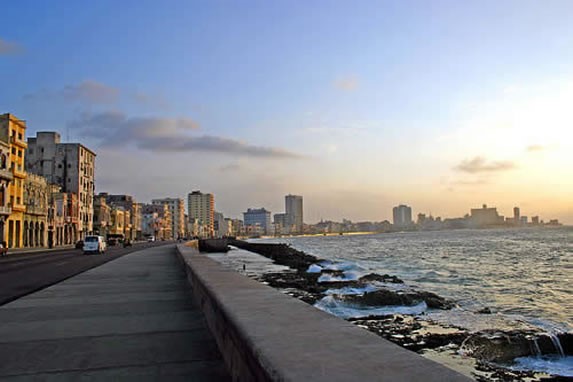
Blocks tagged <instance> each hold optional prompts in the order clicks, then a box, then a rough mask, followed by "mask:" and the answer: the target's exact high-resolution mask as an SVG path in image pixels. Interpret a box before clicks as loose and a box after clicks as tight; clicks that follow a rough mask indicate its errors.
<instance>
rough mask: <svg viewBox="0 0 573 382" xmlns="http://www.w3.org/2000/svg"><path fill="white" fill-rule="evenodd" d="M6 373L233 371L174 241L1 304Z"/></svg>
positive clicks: (0, 363) (213, 377)
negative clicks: (201, 308) (195, 300)
mask: <svg viewBox="0 0 573 382" xmlns="http://www.w3.org/2000/svg"><path fill="white" fill-rule="evenodd" d="M0 379H2V380H8V381H20V380H22V381H24V380H26V381H28V380H31V379H32V380H57V381H62V380H63V381H65V380H74V381H75V380H78V379H97V380H117V379H120V380H131V379H133V380H170V381H171V380H178V379H181V380H183V379H185V380H193V381H202V380H203V381H207V380H208V381H219V380H220V381H224V380H229V379H230V377H229V375H228V373H227V369H226V368H225V365H224V363H223V361H222V358H221V355H220V353H219V350H218V348H217V345H216V343H215V341H214V339H213V338H212V336H211V334H210V332H209V330H208V328H207V326H206V325H205V321H204V318H203V314H202V313H201V311H199V310H198V309H197V307H196V306H195V305H194V304H193V302H192V298H191V293H190V289H189V284H188V283H187V281H186V279H185V272H184V270H183V268H182V267H181V264H180V263H179V260H178V259H177V257H176V254H175V246H174V245H167V246H161V247H154V248H149V249H144V250H141V251H137V252H134V253H131V254H128V255H125V256H123V257H120V258H118V259H116V260H114V261H111V262H108V263H106V264H103V265H101V266H99V267H97V268H94V269H91V270H89V271H86V272H84V273H81V274H79V275H77V276H74V277H72V278H70V279H68V280H66V281H63V282H61V283H58V284H55V285H53V286H51V287H48V288H46V289H44V290H41V291H39V292H36V293H33V294H31V295H28V296H26V297H23V298H21V299H18V300H16V301H13V302H11V303H9V304H6V305H4V306H2V307H0Z"/></svg>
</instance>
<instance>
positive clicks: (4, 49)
mask: <svg viewBox="0 0 573 382" xmlns="http://www.w3.org/2000/svg"><path fill="white" fill-rule="evenodd" d="M21 51H22V47H21V46H20V45H18V44H16V43H13V42H9V41H6V40H3V39H1V38H0V56H7V55H11V54H17V53H20V52H21Z"/></svg>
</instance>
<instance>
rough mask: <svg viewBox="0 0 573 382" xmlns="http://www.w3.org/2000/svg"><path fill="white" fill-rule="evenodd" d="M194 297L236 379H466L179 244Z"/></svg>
mask: <svg viewBox="0 0 573 382" xmlns="http://www.w3.org/2000/svg"><path fill="white" fill-rule="evenodd" d="M178 253H179V257H180V259H181V260H182V261H183V263H184V265H185V271H186V273H187V279H188V281H189V282H190V284H191V287H192V293H193V298H194V299H195V301H196V302H197V304H198V305H199V306H200V307H201V309H202V311H203V313H204V315H205V318H206V320H207V324H208V326H209V328H210V330H211V332H212V333H213V335H214V337H215V338H216V341H217V344H218V346H219V349H220V351H221V353H222V355H223V358H224V360H225V363H226V364H227V366H228V368H229V371H230V373H231V375H232V376H233V379H234V380H239V381H268V380H273V381H430V382H431V381H436V382H438V381H440V382H441V381H460V382H461V381H470V379H469V378H467V377H465V376H463V375H461V374H459V373H457V372H455V371H453V370H451V369H448V368H446V367H445V366H442V365H440V364H437V363H435V362H432V361H430V360H427V359H425V358H423V357H421V356H419V355H418V354H416V353H413V352H410V351H408V350H405V349H403V348H401V347H399V346H397V345H395V344H393V343H391V342H389V341H386V340H384V339H382V338H381V337H379V336H377V335H375V334H373V333H370V332H368V331H367V330H363V329H361V328H359V327H357V326H355V325H354V324H352V323H349V322H346V321H344V320H342V319H339V318H337V317H334V316H331V315H329V314H327V313H324V312H322V311H320V310H318V309H315V308H313V307H312V306H310V305H308V304H305V303H304V302H302V301H299V300H297V299H295V298H292V297H290V296H288V295H285V294H283V293H281V292H279V291H277V290H275V289H273V288H271V287H268V286H266V285H263V284H261V283H258V282H256V281H254V280H251V279H249V278H247V277H244V276H242V275H241V274H239V273H237V272H235V271H233V270H230V269H227V268H225V267H223V266H222V265H220V264H219V263H217V262H215V261H214V260H211V259H209V258H208V257H206V256H204V255H202V254H200V253H199V252H198V250H197V248H195V246H194V245H185V244H183V245H179V246H178Z"/></svg>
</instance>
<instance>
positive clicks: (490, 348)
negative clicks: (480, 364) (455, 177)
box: [460, 332, 534, 362]
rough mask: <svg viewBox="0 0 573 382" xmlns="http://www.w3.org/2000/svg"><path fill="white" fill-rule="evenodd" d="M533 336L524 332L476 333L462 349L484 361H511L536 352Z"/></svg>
mask: <svg viewBox="0 0 573 382" xmlns="http://www.w3.org/2000/svg"><path fill="white" fill-rule="evenodd" d="M531 337H532V336H531V334H530V333H523V332H481V333H474V334H472V335H470V336H469V337H468V338H466V340H465V341H464V343H463V344H462V346H461V349H460V350H461V351H462V352H463V353H464V354H467V355H471V356H472V357H475V358H477V359H480V360H483V361H488V362H509V361H512V360H513V359H515V358H517V357H525V356H529V355H532V354H534V351H533V350H532V343H531Z"/></svg>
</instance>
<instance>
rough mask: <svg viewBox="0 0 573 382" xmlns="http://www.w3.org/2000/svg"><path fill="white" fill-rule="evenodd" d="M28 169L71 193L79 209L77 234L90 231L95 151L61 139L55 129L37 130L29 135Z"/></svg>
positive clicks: (76, 207) (82, 234)
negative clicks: (33, 134) (32, 134)
mask: <svg viewBox="0 0 573 382" xmlns="http://www.w3.org/2000/svg"><path fill="white" fill-rule="evenodd" d="M28 145H29V149H28V155H27V159H26V166H27V170H28V171H29V172H31V173H34V174H37V175H42V176H44V177H46V179H47V180H48V182H49V183H53V184H58V185H60V186H61V187H62V192H65V193H74V194H75V195H76V196H77V198H76V199H75V200H76V201H77V203H78V204H77V206H75V207H74V208H75V209H76V210H77V211H78V218H77V235H78V236H79V237H80V238H83V237H84V236H85V235H87V234H91V233H92V232H93V213H94V211H93V200H94V190H95V157H96V154H95V153H94V152H93V151H91V150H90V149H88V148H87V147H85V146H83V145H82V144H80V143H61V138H60V134H59V133H57V132H53V131H50V132H38V133H37V135H36V137H31V138H28Z"/></svg>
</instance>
